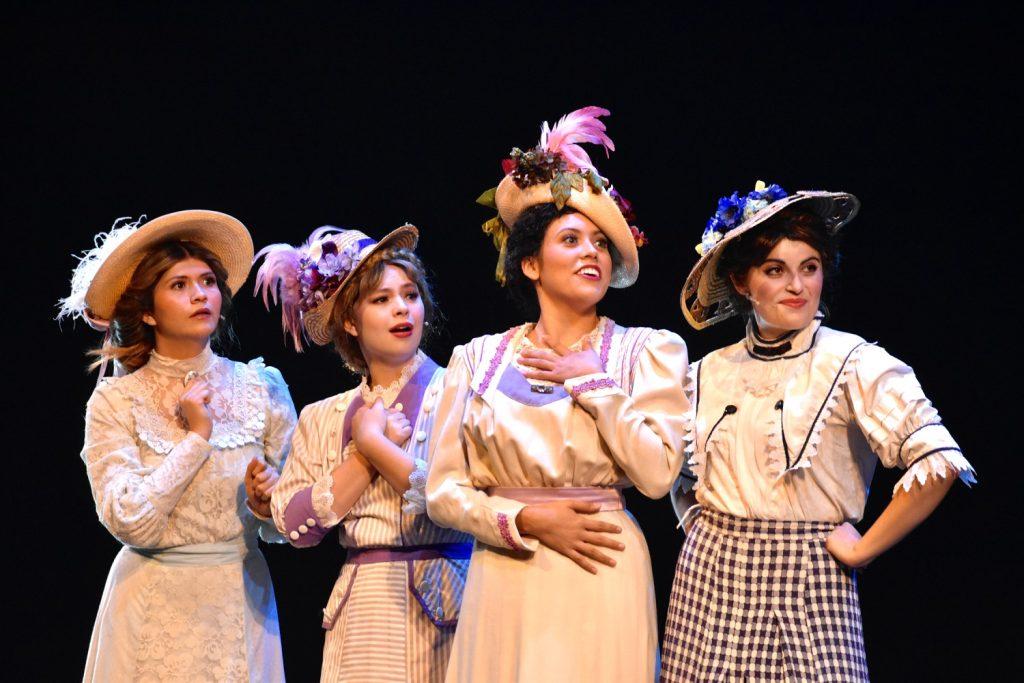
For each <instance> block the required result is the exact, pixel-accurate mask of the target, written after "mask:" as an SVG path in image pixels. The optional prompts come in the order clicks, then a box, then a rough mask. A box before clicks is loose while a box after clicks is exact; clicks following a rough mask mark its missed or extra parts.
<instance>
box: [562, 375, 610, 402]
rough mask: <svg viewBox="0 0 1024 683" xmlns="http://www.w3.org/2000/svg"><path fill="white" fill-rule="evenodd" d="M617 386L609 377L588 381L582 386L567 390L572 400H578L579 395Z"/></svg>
mask: <svg viewBox="0 0 1024 683" xmlns="http://www.w3.org/2000/svg"><path fill="white" fill-rule="evenodd" d="M618 386H619V385H618V384H616V383H615V380H613V379H612V378H611V377H602V378H601V379H588V380H587V381H586V382H584V383H583V384H580V385H578V386H575V387H573V388H572V389H570V390H569V393H570V394H572V397H573V398H577V399H578V398H579V397H580V394H585V393H586V392H588V391H595V390H597V389H614V388H616V387H618Z"/></svg>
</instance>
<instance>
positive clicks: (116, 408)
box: [82, 380, 211, 548]
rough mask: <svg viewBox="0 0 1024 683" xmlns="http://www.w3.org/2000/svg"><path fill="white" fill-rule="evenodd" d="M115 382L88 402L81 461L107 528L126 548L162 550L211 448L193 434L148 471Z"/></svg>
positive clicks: (126, 404)
mask: <svg viewBox="0 0 1024 683" xmlns="http://www.w3.org/2000/svg"><path fill="white" fill-rule="evenodd" d="M116 381H117V380H107V381H105V382H104V383H102V384H101V385H100V386H98V387H97V388H96V391H95V392H93V395H92V397H91V398H90V399H89V403H88V405H87V407H86V415H85V446H84V447H83V448H82V460H83V461H84V462H85V465H86V472H87V474H88V476H89V483H90V485H91V486H92V494H93V499H94V500H95V501H96V514H97V515H98V516H99V518H100V521H101V522H102V523H103V526H105V527H106V528H107V529H108V530H109V531H110V533H111V534H113V535H114V537H116V538H117V539H118V540H119V541H121V542H122V543H126V544H128V545H132V546H137V547H143V548H145V547H158V545H159V543H160V538H161V536H162V534H163V531H164V528H165V527H166V525H167V519H168V516H169V515H170V513H171V511H172V510H173V509H174V507H175V505H177V503H178V500H179V499H180V498H181V495H182V493H184V491H185V488H186V487H187V486H188V484H189V482H191V481H192V478H193V477H194V476H195V475H196V472H198V471H199V468H200V467H201V466H202V465H203V463H204V462H205V461H206V458H207V456H209V454H210V450H211V446H210V444H209V443H207V441H206V440H205V439H203V438H202V437H201V436H199V435H197V434H195V433H194V432H189V433H188V435H187V436H186V437H185V438H184V439H183V440H182V441H180V442H178V443H177V444H176V445H175V446H174V447H173V448H172V449H171V450H170V452H169V453H167V454H166V455H165V456H164V458H163V461H162V462H161V463H160V465H159V466H157V467H146V466H144V465H143V464H142V461H141V459H140V456H139V445H138V443H137V442H136V440H135V435H134V432H133V430H132V428H131V427H130V419H131V406H130V403H129V401H128V399H127V398H126V397H124V396H122V395H121V393H120V392H119V391H117V389H116V387H115V383H116Z"/></svg>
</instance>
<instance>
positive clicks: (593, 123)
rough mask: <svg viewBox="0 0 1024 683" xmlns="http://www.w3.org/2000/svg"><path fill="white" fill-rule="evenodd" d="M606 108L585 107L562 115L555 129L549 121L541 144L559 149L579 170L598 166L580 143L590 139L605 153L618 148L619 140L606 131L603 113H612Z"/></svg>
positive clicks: (553, 150) (551, 149)
mask: <svg viewBox="0 0 1024 683" xmlns="http://www.w3.org/2000/svg"><path fill="white" fill-rule="evenodd" d="M609 114H611V112H610V111H608V110H607V109H605V108H604V107H583V108H582V109H577V110H576V111H574V112H570V113H568V114H566V115H565V116H563V117H562V118H560V119H559V120H558V123H556V124H555V126H554V128H550V129H549V128H548V123H547V121H545V122H544V125H542V126H541V129H540V146H541V147H542V148H544V149H547V150H549V151H551V152H558V153H559V154H561V155H562V156H563V157H564V158H565V159H566V161H568V162H569V163H570V164H573V165H574V166H576V167H577V168H579V169H584V168H589V169H591V170H593V171H597V169H596V168H594V163H593V162H592V161H591V160H590V155H588V154H587V153H586V151H585V150H584V149H583V148H582V147H580V145H579V143H582V142H589V143H593V144H595V145H601V146H603V147H604V151H605V155H608V154H609V152H614V151H615V143H614V142H612V139H611V138H610V137H608V135H607V134H606V133H605V130H606V128H605V125H604V123H603V122H602V121H600V120H599V119H598V117H599V116H608V115H609Z"/></svg>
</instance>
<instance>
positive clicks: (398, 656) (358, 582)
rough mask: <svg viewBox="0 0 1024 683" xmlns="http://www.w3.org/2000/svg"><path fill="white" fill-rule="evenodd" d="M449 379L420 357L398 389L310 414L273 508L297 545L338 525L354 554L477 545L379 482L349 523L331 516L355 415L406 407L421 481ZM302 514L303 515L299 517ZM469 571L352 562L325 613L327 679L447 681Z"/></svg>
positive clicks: (350, 395) (363, 394)
mask: <svg viewBox="0 0 1024 683" xmlns="http://www.w3.org/2000/svg"><path fill="white" fill-rule="evenodd" d="M443 380H444V368H441V367H438V366H437V365H436V364H435V363H434V362H433V361H431V360H430V359H429V358H427V357H426V356H424V355H423V354H419V355H418V356H417V358H416V359H415V360H414V361H413V363H411V364H410V366H409V367H408V368H407V370H406V372H404V373H403V375H402V377H401V378H400V379H399V381H398V382H396V383H395V384H394V385H392V386H391V387H388V388H385V389H382V390H376V391H374V392H371V391H370V390H369V388H368V387H366V384H365V381H364V383H363V384H362V385H361V386H360V387H359V388H356V389H352V390H351V391H347V392H345V393H342V394H338V395H336V396H332V397H330V398H326V399H324V400H322V401H319V402H317V403H313V404H311V405H309V406H306V408H304V409H303V411H302V413H301V415H300V416H299V425H298V427H297V429H296V432H295V435H294V437H293V439H292V449H293V451H292V456H291V458H289V461H288V464H287V465H286V467H285V469H284V472H283V473H282V475H281V480H280V482H279V483H278V485H277V488H276V490H275V491H274V496H273V502H272V508H273V513H274V520H275V522H276V523H277V527H278V529H279V530H280V531H281V532H282V533H283V534H285V536H286V537H288V539H289V541H290V542H291V543H292V545H295V546H297V547H308V546H311V545H315V544H316V543H318V542H319V541H320V539H322V538H323V537H324V536H325V535H326V534H327V533H328V532H329V530H330V529H333V528H334V527H337V528H338V538H339V541H340V543H341V545H342V546H343V547H345V548H346V549H348V550H349V551H350V555H351V554H353V551H359V550H363V549H368V548H403V547H404V548H408V547H409V546H429V545H436V544H444V543H460V542H465V541H467V540H469V537H468V536H467V535H466V534H463V533H461V532H457V531H452V530H450V529H442V528H440V527H438V526H436V525H435V524H433V523H432V522H431V521H430V519H429V518H428V517H427V515H426V514H423V513H422V512H419V513H410V512H407V511H404V510H403V503H404V501H403V499H402V497H401V496H400V495H398V493H396V492H395V490H394V489H393V488H392V487H391V486H390V485H389V484H388V483H387V481H386V480H385V479H384V478H383V477H380V476H377V477H376V478H375V479H374V480H373V482H372V483H371V484H370V486H369V487H368V488H367V489H366V491H365V492H364V493H363V495H362V496H361V497H360V498H359V500H358V501H356V503H355V505H354V506H353V507H352V508H351V509H350V510H349V511H348V512H347V513H346V514H345V515H344V516H343V517H342V518H340V519H339V518H338V516H337V515H336V514H335V513H334V512H333V511H332V509H331V506H332V504H333V496H332V495H331V482H332V477H331V472H332V471H333V470H334V468H335V467H336V466H337V465H339V464H340V463H341V462H342V461H343V460H345V459H346V458H349V457H351V456H352V454H353V452H354V451H355V443H354V441H352V440H351V439H350V434H351V418H352V415H353V414H354V413H355V410H356V409H357V408H358V406H359V405H362V404H363V403H364V402H365V403H369V402H372V400H375V399H376V398H377V397H380V398H383V400H384V403H385V405H389V406H394V407H396V408H397V407H398V404H402V407H401V409H402V410H403V412H405V413H406V415H407V417H408V418H409V422H410V423H411V424H412V425H413V434H412V437H411V438H410V439H409V441H408V442H407V443H406V444H405V446H404V448H405V450H406V451H407V452H408V453H409V454H410V455H411V456H412V457H413V458H414V459H416V460H417V461H418V464H419V466H420V470H419V474H420V475H421V476H422V468H423V465H424V461H425V459H426V449H427V444H428V442H429V439H428V436H429V434H430V430H431V428H432V426H433V422H434V404H435V402H436V395H437V393H438V391H439V390H440V388H441V386H442V383H443ZM409 495H411V496H415V495H416V491H415V490H414V491H413V492H412V494H409ZM404 507H406V509H407V510H408V509H411V508H412V507H413V506H410V505H409V504H405V505H404ZM297 508H298V509H299V510H303V512H301V514H299V515H298V517H297V516H296V512H295V511H296V509H297ZM468 565H469V562H468V560H466V559H446V558H440V559H428V560H411V561H394V562H378V563H372V564H356V563H354V562H351V561H349V562H346V564H344V565H343V566H342V568H341V571H340V573H339V575H338V580H337V581H336V582H335V585H334V589H333V590H332V591H331V594H330V596H329V598H328V600H327V603H326V607H325V608H324V611H323V627H324V629H325V630H326V638H325V642H324V654H323V668H322V671H321V680H322V681H366V680H373V681H395V682H396V683H398V682H401V683H406V682H410V683H421V682H422V683H433V682H434V681H442V680H444V676H445V668H446V666H447V663H448V655H449V653H450V650H451V644H452V639H453V636H454V634H455V625H456V623H457V620H458V613H459V607H460V603H461V600H462V590H463V585H464V582H465V576H466V570H467V568H468Z"/></svg>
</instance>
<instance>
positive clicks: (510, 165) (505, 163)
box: [501, 159, 516, 175]
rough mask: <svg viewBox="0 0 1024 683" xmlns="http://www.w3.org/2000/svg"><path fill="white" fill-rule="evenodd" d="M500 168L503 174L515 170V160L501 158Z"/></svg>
mask: <svg viewBox="0 0 1024 683" xmlns="http://www.w3.org/2000/svg"><path fill="white" fill-rule="evenodd" d="M501 170H502V171H503V172H504V173H505V175H508V174H509V173H511V172H512V171H514V170H516V160H515V159H502V160H501Z"/></svg>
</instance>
